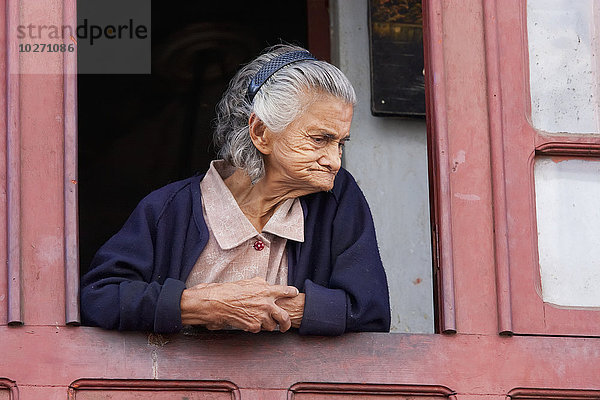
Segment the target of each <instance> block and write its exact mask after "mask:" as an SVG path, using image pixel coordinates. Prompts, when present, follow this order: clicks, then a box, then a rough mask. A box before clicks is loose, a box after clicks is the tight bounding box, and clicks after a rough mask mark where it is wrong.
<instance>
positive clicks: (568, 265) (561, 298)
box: [535, 157, 600, 307]
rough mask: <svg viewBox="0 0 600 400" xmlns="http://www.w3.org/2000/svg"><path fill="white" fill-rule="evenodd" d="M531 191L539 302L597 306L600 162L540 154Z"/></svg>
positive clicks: (599, 288) (599, 302)
mask: <svg viewBox="0 0 600 400" xmlns="http://www.w3.org/2000/svg"><path fill="white" fill-rule="evenodd" d="M535 191H536V212H537V226H538V252H539V261H540V275H541V281H542V298H543V300H544V301H545V302H548V303H553V304H557V305H561V306H574V307H600V161H597V160H594V161H592V160H583V159H571V160H565V159H558V158H550V157H543V158H539V159H537V160H536V163H535Z"/></svg>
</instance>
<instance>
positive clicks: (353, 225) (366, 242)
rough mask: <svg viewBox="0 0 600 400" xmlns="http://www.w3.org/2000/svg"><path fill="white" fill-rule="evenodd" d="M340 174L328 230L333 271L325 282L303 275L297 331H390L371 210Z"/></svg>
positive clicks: (355, 187)
mask: <svg viewBox="0 0 600 400" xmlns="http://www.w3.org/2000/svg"><path fill="white" fill-rule="evenodd" d="M340 173H341V174H343V176H341V184H340V185H339V187H338V188H334V191H333V195H334V196H335V197H336V199H337V201H338V206H337V210H336V212H335V216H334V218H333V222H332V224H333V226H332V231H331V232H332V237H331V264H332V270H331V275H330V278H329V282H328V284H327V285H319V284H317V283H315V282H313V281H311V280H310V279H306V281H305V284H304V286H305V287H304V290H305V293H306V300H305V306H304V316H303V319H302V323H301V326H300V333H301V334H313V335H340V334H342V333H344V332H352V331H370V332H388V331H389V329H390V304H389V294H388V285H387V278H386V275H385V271H384V268H383V265H382V262H381V257H380V255H379V248H378V246H377V239H376V236H375V227H374V224H373V218H372V216H371V211H370V210H369V206H368V204H367V201H366V199H365V197H364V195H363V193H362V192H361V190H360V188H359V187H358V185H357V184H356V182H355V181H354V179H353V178H352V176H351V175H350V174H349V173H348V172H346V171H344V170H341V171H340ZM336 189H337V190H336Z"/></svg>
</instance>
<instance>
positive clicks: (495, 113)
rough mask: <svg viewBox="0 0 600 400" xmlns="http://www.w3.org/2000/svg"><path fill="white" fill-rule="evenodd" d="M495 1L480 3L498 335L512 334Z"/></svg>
mask: <svg viewBox="0 0 600 400" xmlns="http://www.w3.org/2000/svg"><path fill="white" fill-rule="evenodd" d="M496 7H497V6H496V1H484V2H483V11H484V17H485V23H484V27H485V28H484V29H485V57H486V69H487V71H486V72H487V96H488V98H487V102H488V125H489V132H490V148H491V151H490V157H491V169H492V196H493V204H494V251H495V263H496V301H497V307H498V333H499V334H511V333H512V329H513V328H512V310H511V295H510V258H509V250H508V248H509V246H508V221H507V215H508V214H507V206H506V178H505V168H504V162H505V161H504V135H503V125H502V91H501V88H500V49H499V45H498V19H497V17H496V14H497V12H496Z"/></svg>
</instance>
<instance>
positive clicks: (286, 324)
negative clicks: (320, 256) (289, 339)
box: [181, 278, 304, 333]
mask: <svg viewBox="0 0 600 400" xmlns="http://www.w3.org/2000/svg"><path fill="white" fill-rule="evenodd" d="M296 297H298V289H296V288H295V287H293V286H283V285H269V284H268V283H267V282H266V281H265V280H264V279H260V278H252V279H245V280H242V281H237V282H229V283H202V284H199V285H196V286H194V287H191V288H189V289H186V290H184V291H183V294H182V295H181V321H182V323H183V324H185V325H205V326H206V328H208V329H222V328H224V327H227V326H230V327H232V328H237V329H242V330H245V331H249V332H253V333H257V332H260V331H261V330H266V331H273V330H275V329H276V328H277V325H278V324H279V330H280V331H281V332H285V331H287V330H288V329H290V327H291V326H292V321H291V319H290V315H289V314H288V312H286V311H285V310H284V309H283V308H281V307H280V306H278V305H277V304H276V301H277V300H278V299H281V300H287V299H288V298H296ZM302 304H304V300H303V299H302ZM296 308H297V307H296Z"/></svg>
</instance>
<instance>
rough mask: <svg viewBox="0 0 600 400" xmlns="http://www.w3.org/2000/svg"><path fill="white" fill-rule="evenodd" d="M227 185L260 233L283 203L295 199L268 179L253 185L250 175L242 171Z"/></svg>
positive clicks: (238, 170) (226, 182) (230, 179)
mask: <svg viewBox="0 0 600 400" xmlns="http://www.w3.org/2000/svg"><path fill="white" fill-rule="evenodd" d="M225 185H226V186H227V188H229V191H230V192H231V194H232V195H233V197H234V198H235V201H236V202H237V203H238V205H239V207H240V209H241V210H242V212H243V213H244V215H245V216H246V218H248V220H249V221H250V223H252V225H253V226H254V228H255V229H256V230H257V231H258V232H262V230H263V228H264V226H265V225H266V224H267V222H268V221H269V219H271V216H273V214H274V213H275V210H277V207H279V205H281V203H283V202H284V201H285V200H287V199H289V198H293V197H295V196H293V195H292V193H290V192H289V191H286V190H284V188H282V187H281V186H280V185H278V184H276V183H274V182H271V181H270V180H269V179H268V178H267V177H264V178H263V179H261V180H260V181H258V182H257V183H255V184H254V185H253V184H252V181H251V180H250V177H249V176H248V174H246V173H245V172H244V171H243V170H241V169H237V170H236V171H235V172H234V173H233V175H231V176H230V177H228V178H226V179H225Z"/></svg>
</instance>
